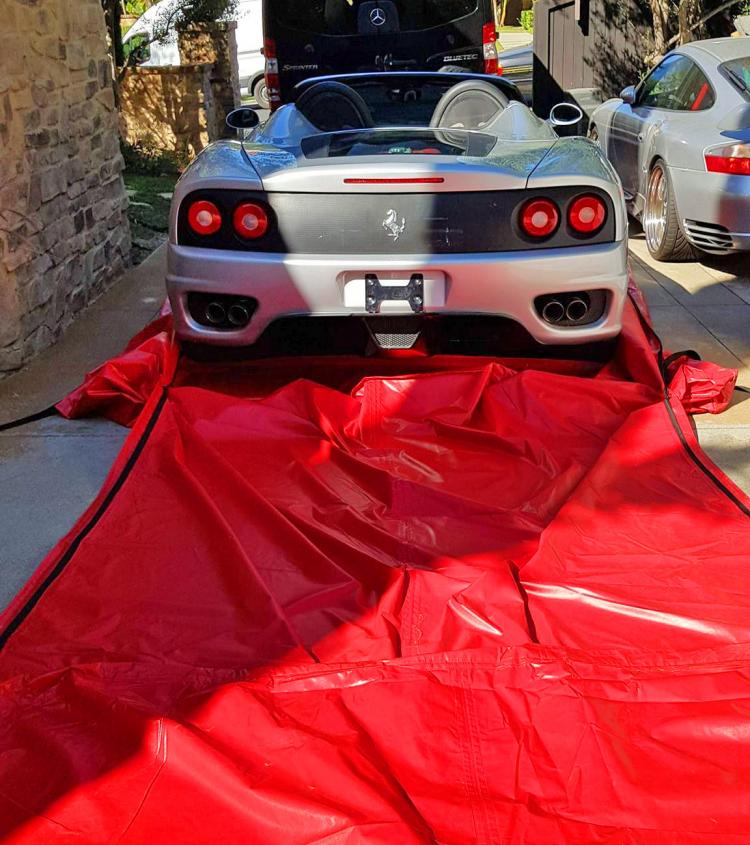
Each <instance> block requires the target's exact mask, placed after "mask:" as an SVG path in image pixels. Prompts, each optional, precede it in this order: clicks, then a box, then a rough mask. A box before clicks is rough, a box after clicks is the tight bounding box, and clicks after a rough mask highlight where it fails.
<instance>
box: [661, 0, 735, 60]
mask: <svg viewBox="0 0 750 845" xmlns="http://www.w3.org/2000/svg"><path fill="white" fill-rule="evenodd" d="M738 3H739V0H728V2H726V3H722V4H721V6H719V7H718V8H716V9H714V10H713V11H711V12H709V13H708V14H707V15H703V17H702V18H701V19H700V20H698V21H696V22H695V23H694V24H693V25H692V26H690V27H688V28H687V29H686V30H685V33H688V32H694V31H695V30H696V29H698V28H699V27H701V26H703V24H704V23H706V21H710V20H711V18H712V17H714V16H715V15H718V14H720V13H721V12H725V11H726V10H727V9H729V8H730V7H731V6H737V5H738ZM681 34H682V33H679V32H678V33H677V35H675V36H673V37H672V38H670V39H669V41H667V45H666V46H667V48H669V47H672V46H673V45H674V44H676V43H677V42H678V41H679V40H680V35H681Z"/></svg>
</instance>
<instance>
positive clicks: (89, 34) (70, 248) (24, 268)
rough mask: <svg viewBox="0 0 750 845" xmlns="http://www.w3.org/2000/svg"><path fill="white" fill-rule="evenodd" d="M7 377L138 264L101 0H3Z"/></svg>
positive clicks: (0, 321) (0, 241) (0, 353)
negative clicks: (131, 261)
mask: <svg viewBox="0 0 750 845" xmlns="http://www.w3.org/2000/svg"><path fill="white" fill-rule="evenodd" d="M1 5H2V10H3V14H2V24H3V25H2V28H0V377H1V376H2V374H7V373H8V372H9V371H12V370H14V369H17V368H18V367H20V366H21V364H22V363H23V362H25V361H26V360H28V359H29V358H31V357H32V356H33V355H34V354H36V353H37V352H39V351H40V350H41V349H43V348H44V347H46V346H48V345H50V344H51V343H53V342H54V340H55V339H56V338H57V337H58V336H59V334H60V333H61V332H62V330H63V329H64V328H65V327H66V326H67V325H68V324H69V323H70V322H71V320H72V319H73V317H74V316H75V315H76V313H77V312H78V311H80V310H81V308H83V307H84V306H85V305H86V304H87V303H89V302H91V301H92V300H93V299H95V298H96V297H97V296H98V295H99V294H101V293H102V291H104V290H105V288H106V287H107V286H108V285H109V284H110V282H111V281H112V280H113V279H115V278H116V277H117V275H118V274H119V273H120V272H121V271H122V270H123V268H124V266H125V265H126V263H127V262H128V257H129V254H130V233H129V228H128V224H127V219H126V217H125V209H126V207H127V199H126V195H125V189H124V186H123V182H122V175H121V171H122V157H121V155H120V150H119V143H118V133H117V113H116V110H115V103H114V95H113V89H112V78H111V65H110V62H109V58H108V54H107V42H106V33H105V25H104V16H103V13H102V7H101V2H100V0H75V2H72V0H1Z"/></svg>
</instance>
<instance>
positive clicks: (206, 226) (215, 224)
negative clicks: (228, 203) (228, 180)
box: [188, 200, 221, 235]
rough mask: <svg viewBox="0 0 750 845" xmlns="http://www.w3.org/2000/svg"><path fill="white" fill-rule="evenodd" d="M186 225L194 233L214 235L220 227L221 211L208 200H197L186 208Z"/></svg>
mask: <svg viewBox="0 0 750 845" xmlns="http://www.w3.org/2000/svg"><path fill="white" fill-rule="evenodd" d="M188 225H189V226H190V228H191V229H192V230H193V231H194V232H195V234H196V235H215V234H216V233H217V232H218V231H219V229H221V212H220V211H219V209H218V207H217V206H216V205H214V203H212V202H209V201H208V200H197V201H196V202H194V203H193V204H192V205H191V206H190V208H189V209H188Z"/></svg>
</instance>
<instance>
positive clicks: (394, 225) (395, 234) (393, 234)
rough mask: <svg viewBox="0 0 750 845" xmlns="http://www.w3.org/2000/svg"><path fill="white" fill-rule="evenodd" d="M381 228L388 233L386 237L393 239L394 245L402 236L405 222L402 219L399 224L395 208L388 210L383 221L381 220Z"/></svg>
mask: <svg viewBox="0 0 750 845" xmlns="http://www.w3.org/2000/svg"><path fill="white" fill-rule="evenodd" d="M383 228H384V229H385V231H386V232H387V233H388V237H389V238H393V242H394V243H395V242H396V241H397V240H398V239H399V238H400V237H401V235H403V234H404V230H405V229H406V220H405V218H403V217H402V218H401V223H400V224H399V222H398V212H397V211H396V209H395V208H389V209H388V212H387V214H386V215H385V220H383Z"/></svg>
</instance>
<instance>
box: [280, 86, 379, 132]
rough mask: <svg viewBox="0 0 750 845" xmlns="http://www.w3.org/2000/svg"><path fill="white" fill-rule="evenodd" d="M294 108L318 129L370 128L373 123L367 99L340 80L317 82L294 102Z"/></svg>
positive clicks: (323, 130) (331, 130) (322, 130)
mask: <svg viewBox="0 0 750 845" xmlns="http://www.w3.org/2000/svg"><path fill="white" fill-rule="evenodd" d="M295 106H296V108H297V111H298V112H299V113H300V114H301V115H302V116H303V117H304V118H305V119H306V120H308V121H309V122H310V123H312V125H313V126H315V127H316V128H317V129H319V130H320V131H321V132H339V131H341V130H344V129H371V128H372V127H373V126H374V125H375V123H374V121H373V119H372V114H371V113H370V109H369V108H368V106H367V103H366V102H365V101H364V100H363V99H362V97H361V96H360V95H359V94H358V93H357V92H356V91H354V90H353V89H352V88H350V87H349V86H348V85H344V84H342V83H341V82H333V81H329V82H318V83H316V84H315V85H312V86H311V87H310V88H308V89H306V90H305V91H304V92H303V93H302V94H301V95H300V96H299V98H298V99H297V102H296V103H295Z"/></svg>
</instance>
